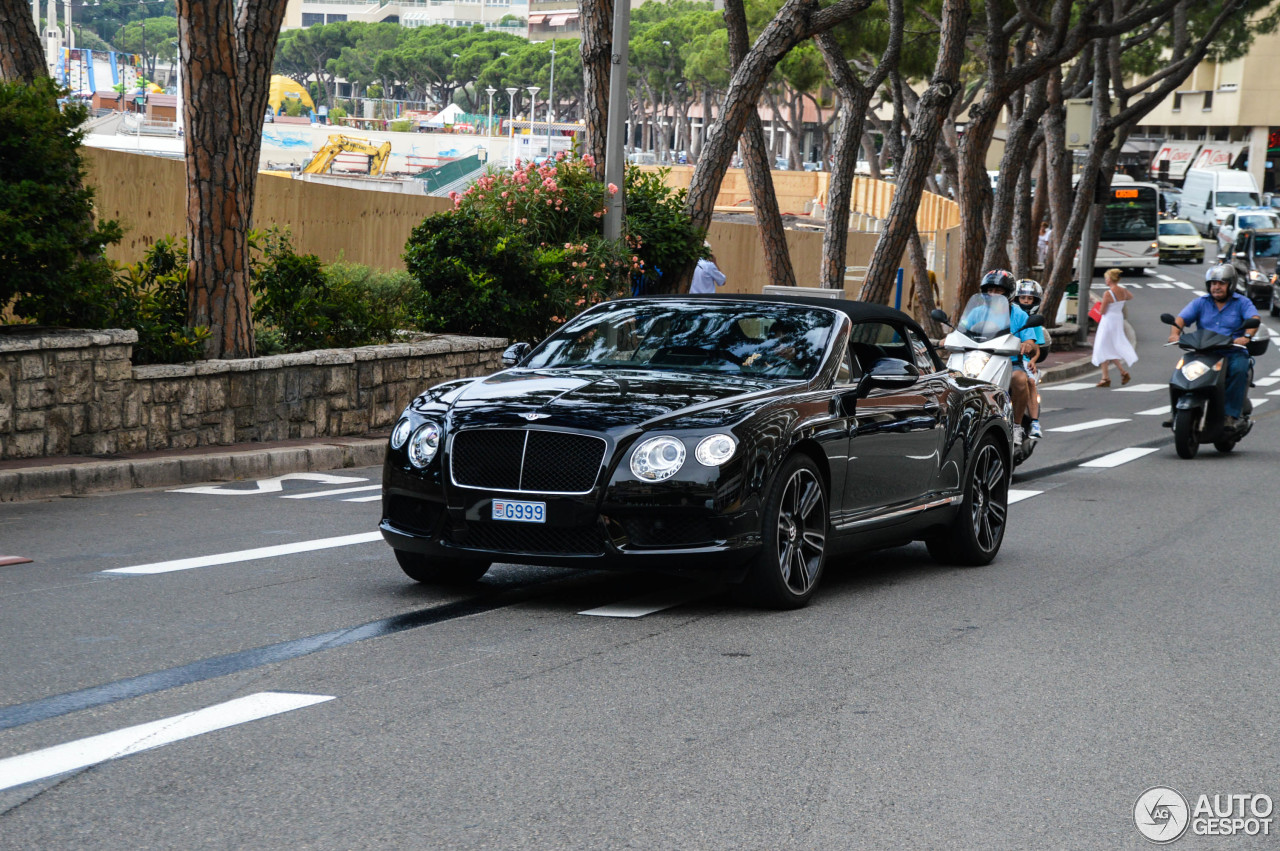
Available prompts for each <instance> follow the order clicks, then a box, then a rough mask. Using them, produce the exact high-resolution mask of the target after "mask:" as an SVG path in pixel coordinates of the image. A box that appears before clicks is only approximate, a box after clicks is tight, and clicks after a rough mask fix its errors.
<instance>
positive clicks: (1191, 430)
mask: <svg viewBox="0 0 1280 851" xmlns="http://www.w3.org/2000/svg"><path fill="white" fill-rule="evenodd" d="M1173 448H1174V449H1176V450H1178V457H1179V458H1188V459H1190V458H1194V457H1196V453H1197V452H1199V451H1200V443H1199V442H1198V441H1197V440H1196V413H1195V411H1192V410H1190V409H1187V408H1182V409H1180V410H1178V411H1176V412H1174V415H1173Z"/></svg>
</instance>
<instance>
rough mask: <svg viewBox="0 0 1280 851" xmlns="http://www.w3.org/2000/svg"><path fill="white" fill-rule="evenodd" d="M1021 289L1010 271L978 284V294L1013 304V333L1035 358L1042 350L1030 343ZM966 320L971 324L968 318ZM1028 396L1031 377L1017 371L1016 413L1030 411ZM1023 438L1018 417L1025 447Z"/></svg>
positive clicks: (1018, 429)
mask: <svg viewBox="0 0 1280 851" xmlns="http://www.w3.org/2000/svg"><path fill="white" fill-rule="evenodd" d="M1017 286H1018V284H1017V279H1016V278H1014V277H1013V273H1012V272H1010V271H1009V270H1007V269H992V270H991V271H990V272H987V273H986V274H985V275H983V276H982V282H981V283H980V284H978V292H980V293H982V294H983V295H984V296H994V295H999V296H1003V297H1004V298H1006V299H1008V300H1009V333H1010V334H1013V335H1015V336H1016V337H1018V338H1019V339H1020V340H1022V346H1021V353H1022V355H1024V356H1025V355H1028V354H1032V356H1033V357H1034V356H1035V353H1036V352H1038V347H1037V346H1036V344H1035V343H1034V342H1033V341H1031V340H1030V339H1029V336H1030V332H1031V331H1033V330H1034V329H1031V328H1026V327H1025V326H1026V324H1027V320H1028V319H1029V318H1030V317H1029V316H1028V315H1027V312H1026V311H1025V310H1023V309H1022V308H1021V307H1020V306H1019V305H1018V303H1017V302H1016V301H1014V298H1013V295H1014V291H1015V290H1016V289H1017ZM966 320H968V315H967V314H966ZM1028 395H1029V389H1028V382H1027V373H1026V372H1025V371H1023V370H1014V371H1013V374H1012V375H1011V376H1010V378H1009V396H1010V398H1011V400H1012V402H1013V410H1014V411H1025V410H1027V405H1028ZM1023 437H1024V434H1023V431H1022V425H1021V420H1020V418H1018V417H1015V418H1014V421H1013V439H1014V441H1016V442H1018V443H1021V442H1022V440H1023Z"/></svg>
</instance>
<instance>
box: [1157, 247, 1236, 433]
mask: <svg viewBox="0 0 1280 851" xmlns="http://www.w3.org/2000/svg"><path fill="white" fill-rule="evenodd" d="M1235 280H1236V270H1235V269H1234V268H1232V267H1231V266H1229V265H1227V264H1226V263H1220V264H1218V265H1217V266H1211V267H1210V268H1209V271H1207V272H1205V275H1204V283H1205V289H1206V290H1208V292H1207V293H1205V294H1204V295H1202V296H1200V297H1199V298H1195V299H1192V300H1191V303H1190V304H1188V305H1187V306H1186V307H1184V308H1183V309H1182V312H1181V313H1179V314H1178V315H1177V316H1176V317H1175V318H1174V320H1173V322H1174V328H1173V330H1172V331H1171V332H1169V342H1170V343H1176V342H1178V337H1179V336H1180V335H1181V334H1182V331H1183V330H1184V329H1185V328H1187V327H1188V326H1189V325H1199V326H1200V328H1201V329H1207V330H1209V331H1213V332H1214V333H1217V334H1222V335H1223V336H1225V337H1231V338H1232V343H1233V344H1234V345H1232V346H1231V347H1230V348H1229V349H1223V350H1222V352H1221V353H1222V355H1223V357H1225V358H1226V361H1227V386H1226V388H1225V391H1224V394H1223V400H1222V407H1223V415H1224V417H1225V418H1224V420H1223V425H1224V427H1226V428H1235V427H1236V425H1237V420H1238V419H1239V417H1240V412H1241V411H1242V410H1243V408H1244V394H1245V393H1246V392H1247V391H1248V389H1249V386H1248V385H1249V361H1250V358H1249V351H1248V348H1247V347H1248V345H1249V340H1250V339H1252V337H1253V335H1254V334H1256V333H1257V330H1258V329H1256V328H1250V329H1249V330H1247V331H1246V330H1243V327H1244V323H1245V320H1247V319H1253V318H1255V317H1257V315H1258V309H1257V308H1256V307H1254V306H1253V302H1252V301H1250V300H1249V299H1248V298H1246V297H1245V296H1242V295H1240V293H1238V292H1236V291H1235Z"/></svg>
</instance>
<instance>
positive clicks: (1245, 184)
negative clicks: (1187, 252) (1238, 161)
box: [1178, 168, 1262, 239]
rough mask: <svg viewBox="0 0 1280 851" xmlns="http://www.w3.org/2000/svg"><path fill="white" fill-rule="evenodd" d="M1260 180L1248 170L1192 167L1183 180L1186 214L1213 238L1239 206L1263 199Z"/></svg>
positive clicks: (1187, 217)
mask: <svg viewBox="0 0 1280 851" xmlns="http://www.w3.org/2000/svg"><path fill="white" fill-rule="evenodd" d="M1261 199H1262V196H1261V194H1260V193H1259V192H1258V184H1257V183H1256V182H1255V181H1254V179H1253V175H1251V174H1249V172H1247V171H1236V170H1234V169H1229V168H1189V169H1187V176H1186V178H1185V179H1184V180H1183V181H1182V201H1181V203H1180V204H1179V205H1178V206H1179V212H1180V214H1181V216H1182V218H1184V219H1186V220H1187V221H1189V222H1191V224H1193V225H1195V226H1196V229H1197V230H1199V231H1200V233H1202V234H1204V235H1205V236H1206V237H1209V238H1211V239H1212V238H1213V236H1214V235H1215V234H1216V233H1217V230H1218V226H1219V225H1221V224H1222V222H1223V220H1224V219H1225V218H1226V217H1227V214H1228V213H1231V212H1234V208H1236V207H1248V206H1254V205H1256V204H1259V203H1261Z"/></svg>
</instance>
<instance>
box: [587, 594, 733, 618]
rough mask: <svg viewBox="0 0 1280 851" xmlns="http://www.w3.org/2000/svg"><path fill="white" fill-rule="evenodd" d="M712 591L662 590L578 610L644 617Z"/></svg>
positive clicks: (699, 597)
mask: <svg viewBox="0 0 1280 851" xmlns="http://www.w3.org/2000/svg"><path fill="white" fill-rule="evenodd" d="M710 593H711V592H710V591H705V590H700V591H695V592H692V593H683V594H680V593H675V594H673V593H672V592H670V591H660V592H657V593H654V594H645V595H644V596H642V597H636V598H635V599H632V600H624V601H623V602H621V603H612V604H610V605H608V606H599V607H598V608H594V609H587V610H585V611H581V612H578V614H580V615H591V616H592V617H598V618H642V617H644V616H645V615H651V614H653V613H654V612H660V611H662V610H663V609H673V608H675V607H676V606H683V605H684V604H685V603H691V602H693V601H694V600H698V599H701V598H702V597H706V596H708V595H709V594H710Z"/></svg>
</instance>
